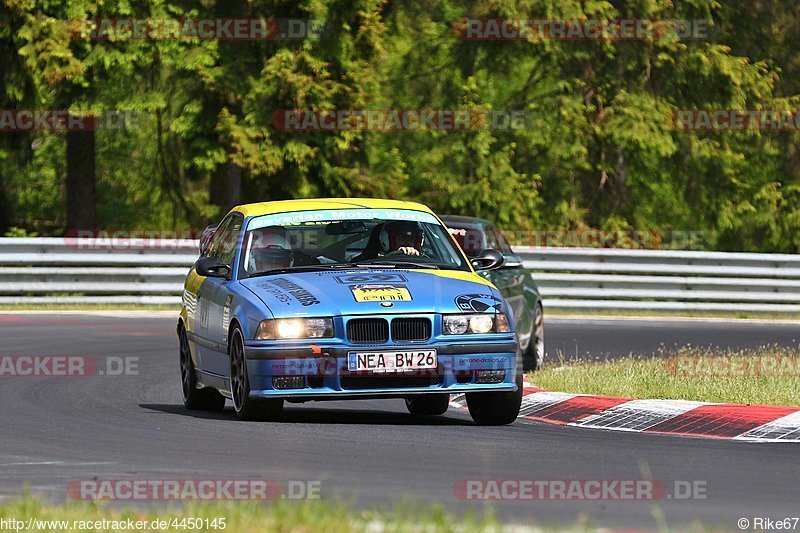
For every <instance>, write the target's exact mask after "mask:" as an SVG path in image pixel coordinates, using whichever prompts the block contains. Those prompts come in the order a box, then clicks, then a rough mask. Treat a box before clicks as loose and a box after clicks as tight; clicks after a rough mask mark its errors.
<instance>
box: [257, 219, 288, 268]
mask: <svg viewBox="0 0 800 533" xmlns="http://www.w3.org/2000/svg"><path fill="white" fill-rule="evenodd" d="M249 249H250V253H249V254H248V258H247V270H248V271H249V272H265V271H268V270H275V269H279V268H289V267H291V266H293V265H294V257H293V254H292V246H291V244H290V243H289V240H288V239H287V238H286V235H285V231H284V230H283V228H279V227H267V228H260V229H257V230H253V231H252V232H250V246H249Z"/></svg>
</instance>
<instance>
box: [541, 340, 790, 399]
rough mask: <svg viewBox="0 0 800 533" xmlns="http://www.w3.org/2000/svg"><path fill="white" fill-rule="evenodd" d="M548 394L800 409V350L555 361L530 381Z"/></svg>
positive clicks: (687, 351) (689, 350) (692, 351)
mask: <svg viewBox="0 0 800 533" xmlns="http://www.w3.org/2000/svg"><path fill="white" fill-rule="evenodd" d="M528 377H529V379H530V381H531V383H533V384H534V385H536V386H537V387H541V388H543V389H546V390H552V391H559V392H569V393H577V394H598V395H604V396H621V397H625V398H634V399H661V398H663V399H677V400H698V401H707V402H720V403H737V404H766V405H797V406H800V387H798V380H799V378H800V351H798V350H796V349H789V348H782V347H775V346H763V347H760V348H758V349H756V350H745V351H719V350H710V349H698V348H694V347H691V346H686V347H683V348H680V349H678V350H675V351H671V352H666V351H663V350H662V351H661V352H660V353H659V354H658V357H655V358H644V357H638V356H630V357H625V358H622V359H616V360H604V361H563V360H562V361H554V362H551V363H548V364H546V365H544V366H543V367H542V369H541V370H540V371H538V372H535V373H533V374H531V375H529V376H528Z"/></svg>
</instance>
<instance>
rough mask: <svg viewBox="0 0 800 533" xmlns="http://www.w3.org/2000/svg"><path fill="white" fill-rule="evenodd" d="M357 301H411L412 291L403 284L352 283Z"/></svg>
mask: <svg viewBox="0 0 800 533" xmlns="http://www.w3.org/2000/svg"><path fill="white" fill-rule="evenodd" d="M350 290H351V291H352V292H353V297H354V298H355V299H356V301H357V302H410V301H411V293H410V292H408V289H407V288H406V287H404V286H402V285H399V286H398V285H351V286H350Z"/></svg>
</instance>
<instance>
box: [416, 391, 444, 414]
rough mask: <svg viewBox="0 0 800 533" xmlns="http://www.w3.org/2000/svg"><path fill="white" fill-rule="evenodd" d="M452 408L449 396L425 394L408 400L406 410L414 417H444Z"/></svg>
mask: <svg viewBox="0 0 800 533" xmlns="http://www.w3.org/2000/svg"><path fill="white" fill-rule="evenodd" d="M448 407H450V395H449V394H423V395H422V396H415V397H414V398H406V409H408V412H409V413H411V414H412V415H429V416H436V415H443V414H445V413H446V412H447V408H448Z"/></svg>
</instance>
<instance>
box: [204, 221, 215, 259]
mask: <svg viewBox="0 0 800 533" xmlns="http://www.w3.org/2000/svg"><path fill="white" fill-rule="evenodd" d="M216 231H217V225H216V224H211V225H210V226H206V229H204V230H203V233H201V234H200V255H206V251H208V245H209V244H211V239H212V237H214V233H216Z"/></svg>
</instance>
